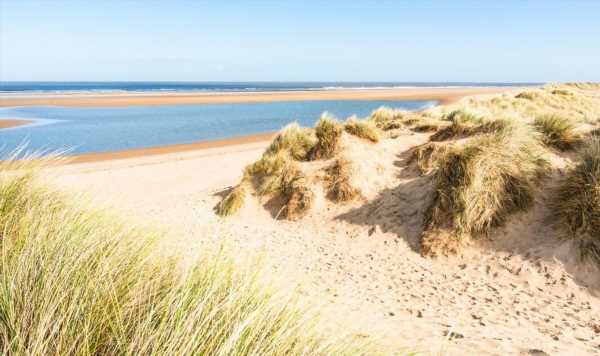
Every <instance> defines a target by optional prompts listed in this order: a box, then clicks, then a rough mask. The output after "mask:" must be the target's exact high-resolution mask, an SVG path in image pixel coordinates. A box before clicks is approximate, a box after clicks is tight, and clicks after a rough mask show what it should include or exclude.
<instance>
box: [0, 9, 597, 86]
mask: <svg viewBox="0 0 600 356" xmlns="http://www.w3.org/2000/svg"><path fill="white" fill-rule="evenodd" d="M0 80H2V81H8V80H106V81H109V80H123V81H128V80H131V81H134V80H173V81H220V80H223V81H261V80H265V81H271V80H272V81H319V80H322V81H481V82H486V81H502V82H507V81H508V82H519V81H521V82H523V81H536V82H537V81H540V82H545V81H575V80H589V81H600V1H552V0H546V1H495V2H493V3H492V2H491V1H483V0H481V1H394V2H380V1H378V2H376V1H360V0H354V1H298V2H292V1H290V2H284V1H280V2H275V1H272V2H257V1H246V2H242V1H223V2H219V3H217V1H214V2H202V1H141V0H140V1H117V0H106V1H100V0H98V1H93V0H89V1H83V0H81V1H76V0H72V1H60V0H53V1H28V0H0Z"/></svg>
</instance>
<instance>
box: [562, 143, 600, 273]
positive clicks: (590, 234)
mask: <svg viewBox="0 0 600 356" xmlns="http://www.w3.org/2000/svg"><path fill="white" fill-rule="evenodd" d="M576 162H577V164H576V166H575V167H574V168H573V169H572V170H571V172H570V173H569V175H568V176H567V178H566V179H565V181H564V183H563V184H562V186H561V187H560V188H559V189H558V192H557V194H556V196H555V198H554V202H553V204H552V212H553V217H554V220H555V221H556V222H557V224H558V226H560V227H562V228H564V229H565V230H566V232H567V235H566V237H567V238H570V239H576V240H577V241H579V244H580V250H581V255H582V256H583V257H590V258H592V259H593V260H595V261H596V262H598V263H600V138H598V137H593V138H591V139H590V141H589V142H588V143H587V144H586V146H585V147H583V149H582V150H581V151H580V152H579V156H578V158H577V160H576Z"/></svg>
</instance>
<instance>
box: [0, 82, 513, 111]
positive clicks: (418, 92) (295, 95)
mask: <svg viewBox="0 0 600 356" xmlns="http://www.w3.org/2000/svg"><path fill="white" fill-rule="evenodd" d="M509 89H511V88H507V87H486V88H414V89H413V88H404V89H381V90H379V89H369V90H327V91H326V90H321V91H282V92H261V93H239V92H238V93H216V92H212V93H183V92H182V93H117V94H115V93H106V94H22V95H21V94H18V95H17V94H10V95H4V96H1V97H0V107H10V106H30V105H54V106H71V107H104V106H119V107H122V106H135V105H141V106H147V105H178V104H233V103H264V102H274V101H303V100H436V101H439V102H440V103H441V104H447V103H450V102H452V101H455V100H458V99H460V98H462V97H464V96H467V95H476V94H486V93H498V92H502V91H506V90H509Z"/></svg>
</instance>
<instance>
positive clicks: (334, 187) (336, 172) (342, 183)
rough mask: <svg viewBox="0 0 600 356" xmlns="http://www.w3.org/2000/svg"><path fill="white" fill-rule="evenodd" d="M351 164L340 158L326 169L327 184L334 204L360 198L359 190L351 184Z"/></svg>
mask: <svg viewBox="0 0 600 356" xmlns="http://www.w3.org/2000/svg"><path fill="white" fill-rule="evenodd" d="M352 173H353V167H352V162H351V161H349V160H348V159H346V158H343V157H340V158H338V159H336V160H335V162H334V163H333V165H331V166H330V167H329V168H328V169H327V183H328V187H329V191H330V194H331V196H332V198H333V199H334V200H335V201H336V202H347V201H351V200H354V199H356V198H358V197H360V196H361V195H362V194H361V191H360V189H358V188H356V187H354V186H353V185H352V183H351V177H352Z"/></svg>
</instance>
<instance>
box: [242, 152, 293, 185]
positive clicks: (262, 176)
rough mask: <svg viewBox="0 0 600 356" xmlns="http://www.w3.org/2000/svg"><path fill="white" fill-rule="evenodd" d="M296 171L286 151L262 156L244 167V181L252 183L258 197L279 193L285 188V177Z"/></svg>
mask: <svg viewBox="0 0 600 356" xmlns="http://www.w3.org/2000/svg"><path fill="white" fill-rule="evenodd" d="M296 170H297V162H295V161H294V160H293V159H292V158H291V157H290V155H289V153H288V152H287V151H285V150H284V151H279V152H277V153H276V154H264V155H263V156H262V157H261V158H260V159H259V160H258V161H256V162H254V163H253V164H251V165H249V166H247V167H246V169H245V171H244V179H249V180H251V181H252V182H253V183H254V186H255V188H256V192H257V193H258V195H266V194H274V193H278V192H281V191H282V190H283V188H284V187H285V180H286V176H289V174H290V172H293V171H296Z"/></svg>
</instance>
